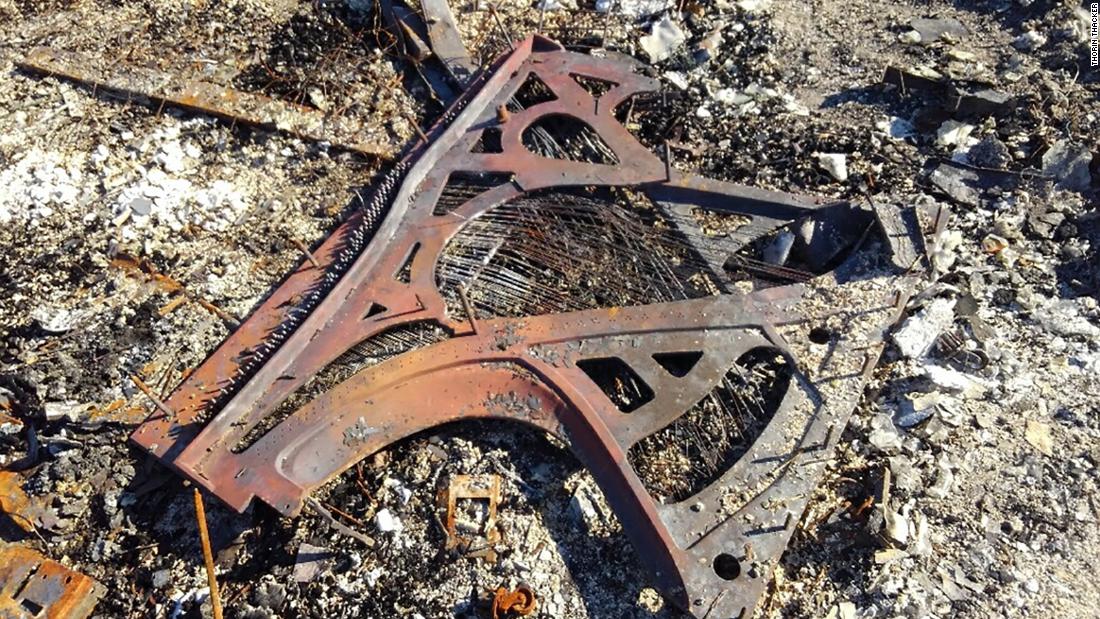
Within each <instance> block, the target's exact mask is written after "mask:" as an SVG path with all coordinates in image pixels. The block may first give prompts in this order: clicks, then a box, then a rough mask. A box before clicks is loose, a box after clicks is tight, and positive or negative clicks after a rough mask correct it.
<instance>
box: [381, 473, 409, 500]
mask: <svg viewBox="0 0 1100 619" xmlns="http://www.w3.org/2000/svg"><path fill="white" fill-rule="evenodd" d="M382 485H383V486H384V487H386V488H390V489H391V490H393V491H394V494H396V495H397V499H398V500H399V501H401V504H402V505H405V504H407V503H408V502H409V499H411V498H412V494H413V493H412V490H409V488H408V487H407V486H406V485H405V484H404V482H402V481H401V480H400V479H394V478H392V477H387V478H386V479H385V481H383V482H382Z"/></svg>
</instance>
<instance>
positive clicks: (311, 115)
mask: <svg viewBox="0 0 1100 619" xmlns="http://www.w3.org/2000/svg"><path fill="white" fill-rule="evenodd" d="M16 65H17V66H18V67H19V68H20V69H23V70H26V71H34V72H38V73H45V74H47V75H52V76H56V77H61V78H64V79H67V80H71V81H74V82H79V83H81V84H87V85H89V86H91V87H92V88H95V89H99V90H103V91H107V92H111V93H114V94H116V95H119V96H123V97H126V98H129V99H137V100H144V99H149V100H152V101H154V102H158V103H165V104H169V105H177V106H180V107H183V108H186V109H190V110H196V111H199V112H202V113H204V114H210V115H213V116H217V117H220V118H226V119H230V120H232V121H234V122H240V123H244V124H248V125H253V126H257V127H262V128H266V129H273V130H278V131H284V132H286V133H289V134H291V135H294V136H298V137H302V138H307V139H311V140H318V141H325V142H329V143H330V144H332V145H333V146H336V147H337V148H342V149H346V150H351V151H356V152H360V153H363V154H366V155H371V156H374V157H382V158H387V159H388V158H391V157H393V156H394V152H395V148H394V146H393V144H392V143H390V139H389V138H388V137H387V135H386V132H385V130H384V129H382V128H380V127H379V128H372V127H369V126H365V125H364V124H362V123H360V122H358V121H355V120H353V119H350V118H348V117H332V116H328V115H326V114H323V113H321V112H318V111H317V110H314V109H312V108H308V107H305V106H301V105H295V104H293V103H288V102H286V101H281V100H278V99H272V98H270V97H265V96H263V95H257V94H253V93H247V92H242V91H239V90H234V89H232V88H229V87H226V86H222V85H220V84H213V83H211V82H206V81H203V80H180V79H179V78H178V77H176V76H173V75H169V74H166V73H161V72H158V71H154V70H152V69H144V68H141V69H139V68H136V67H128V66H124V65H121V64H119V63H108V62H106V61H103V60H97V59H94V58H92V57H90V56H86V55H84V54H80V53H77V52H70V51H64V50H58V49H52V48H48V47H39V48H36V49H34V50H32V51H31V52H30V53H29V54H28V55H27V57H26V58H24V59H23V60H20V61H18V62H17V63H16Z"/></svg>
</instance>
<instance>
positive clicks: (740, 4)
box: [734, 0, 772, 13]
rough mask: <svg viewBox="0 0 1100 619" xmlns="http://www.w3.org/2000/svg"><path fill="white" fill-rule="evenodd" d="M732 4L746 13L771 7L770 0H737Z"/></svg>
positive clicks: (757, 11)
mask: <svg viewBox="0 0 1100 619" xmlns="http://www.w3.org/2000/svg"><path fill="white" fill-rule="evenodd" d="M734 4H736V5H737V8H739V9H741V10H742V11H745V12H746V13H759V12H761V11H766V10H768V9H770V8H771V6H772V0H737V1H736V2H734Z"/></svg>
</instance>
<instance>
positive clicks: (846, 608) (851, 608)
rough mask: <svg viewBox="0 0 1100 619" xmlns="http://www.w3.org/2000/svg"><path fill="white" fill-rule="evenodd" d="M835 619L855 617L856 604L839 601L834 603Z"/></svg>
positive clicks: (852, 618) (851, 618)
mask: <svg viewBox="0 0 1100 619" xmlns="http://www.w3.org/2000/svg"><path fill="white" fill-rule="evenodd" d="M836 610H837V619H856V605H855V604H853V603H851V602H841V603H839V604H837V605H836Z"/></svg>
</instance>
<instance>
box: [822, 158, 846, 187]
mask: <svg viewBox="0 0 1100 619" xmlns="http://www.w3.org/2000/svg"><path fill="white" fill-rule="evenodd" d="M814 157H816V158H817V164H818V165H820V166H821V167H822V168H823V169H824V170H825V171H826V172H828V173H829V176H832V177H833V178H835V179H836V180H838V181H840V182H842V183H843V182H844V181H846V180H848V155H845V154H843V153H814Z"/></svg>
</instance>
